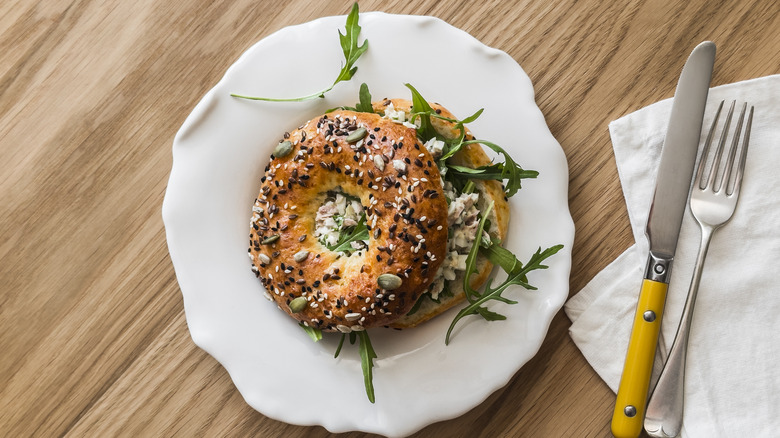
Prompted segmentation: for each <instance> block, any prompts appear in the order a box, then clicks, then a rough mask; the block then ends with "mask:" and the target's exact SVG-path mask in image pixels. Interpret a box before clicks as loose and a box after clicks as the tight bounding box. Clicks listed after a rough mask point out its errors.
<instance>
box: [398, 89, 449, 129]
mask: <svg viewBox="0 0 780 438" xmlns="http://www.w3.org/2000/svg"><path fill="white" fill-rule="evenodd" d="M404 85H406V88H408V89H409V90H411V91H412V119H411V120H412V123H414V122H415V120H417V119H418V118H419V119H420V127H419V128H417V136H418V137H420V138H421V139H423V140H424V141H428V140H430V139H431V138H434V137H436V138H439V139H441V140H444V138H443V137H442V136H441V135H439V133H438V132H436V129H435V128H434V127H433V124H432V123H431V114H436V112H435V111H434V110H433V108H431V105H430V104H428V101H427V100H425V98H424V97H422V95H421V94H420V93H419V92H418V91H417V89H416V88H414V87H413V86H412V84H404Z"/></svg>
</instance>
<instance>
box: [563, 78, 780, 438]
mask: <svg viewBox="0 0 780 438" xmlns="http://www.w3.org/2000/svg"><path fill="white" fill-rule="evenodd" d="M721 100H725V101H726V104H725V105H729V104H730V102H731V101H732V100H737V105H741V104H742V103H743V102H748V105H752V106H754V107H755V115H754V119H753V129H752V133H751V137H750V149H749V152H748V157H747V163H746V169H745V177H744V181H743V185H742V193H741V195H740V199H739V203H738V205H737V209H736V212H735V213H734V217H733V218H732V220H731V221H730V222H728V223H727V224H726V225H724V226H723V227H722V228H720V229H719V230H717V231H716V232H715V234H714V235H713V239H712V243H711V245H710V249H709V252H708V255H707V260H706V263H705V265H704V272H703V277H702V281H701V285H700V287H699V294H698V297H697V301H696V307H695V312H694V317H693V322H692V327H691V337H690V340H689V346H688V361H687V366H686V380H685V412H684V418H683V430H682V433H681V436H682V437H685V438H687V437H735V436H744V437H770V436H778V433H779V432H778V431H780V416H779V415H777V414H778V412H780V411H778V406H780V371H778V370H780V366H778V362H780V338H778V335H780V286H778V284H780V282H779V281H778V279H779V278H780V276H779V275H778V274H779V273H780V75H774V76H768V77H764V78H759V79H753V80H748V81H743V82H738V83H735V84H729V85H723V86H719V87H715V88H712V89H710V93H709V97H708V100H707V108H706V111H705V116H704V125H703V126H704V129H702V142H703V140H704V138H705V137H706V135H707V131H708V130H709V126H710V125H711V123H712V119H713V117H714V115H715V110H716V109H717V106H718V104H719V103H720V101H721ZM671 105H672V101H671V99H667V100H664V101H661V102H657V103H655V104H653V105H650V106H648V107H645V108H643V109H641V110H638V111H636V112H634V113H631V114H629V115H627V116H624V117H622V118H620V119H618V120H615V121H613V122H612V123H610V125H609V132H610V137H611V139H612V145H613V148H614V152H615V159H616V162H617V167H618V174H619V177H620V181H621V185H622V187H623V194H624V196H625V199H626V205H627V208H628V216H629V220H630V222H631V227H632V231H633V234H634V239H635V242H636V243H635V244H634V245H632V246H631V247H630V248H628V249H627V250H626V251H625V252H624V253H623V254H621V255H620V256H619V257H618V258H617V259H616V260H614V261H613V262H612V263H611V264H610V265H608V266H607V267H606V268H605V269H604V270H602V271H601V272H600V273H598V274H597V275H596V276H595V277H594V278H593V279H592V280H591V281H590V282H589V283H588V284H587V285H586V286H585V287H584V288H583V289H582V290H581V291H580V292H578V293H577V294H576V295H574V296H573V297H572V298H571V299H569V301H568V302H567V303H566V305H565V307H564V308H565V311H566V314H567V315H568V317H569V318H570V319H571V320H572V325H571V328H570V335H571V337H572V339H573V340H574V342H575V343H576V345H577V346H578V348H579V349H580V350H581V351H582V353H583V355H584V356H585V358H586V359H587V360H588V362H589V363H590V364H591V365H592V366H593V368H594V369H595V370H596V372H597V373H598V374H599V375H600V376H601V377H602V379H604V381H605V382H606V383H607V385H609V387H610V388H611V389H612V390H613V391H616V390H617V386H618V384H619V382H620V375H621V373H622V370H623V362H624V360H625V354H626V349H627V346H628V338H629V334H630V332H631V325H632V320H633V314H634V311H635V308H636V303H637V298H638V296H639V290H640V287H641V282H642V277H643V274H644V272H643V271H644V267H645V263H646V257H647V249H648V244H647V239H646V238H645V235H644V229H645V225H646V222H647V214H648V211H649V208H650V200H651V198H652V192H653V189H654V187H655V175H656V174H657V171H658V163H659V161H660V152H661V148H662V145H663V139H664V135H665V132H666V126H667V124H668V122H669V114H670V111H671ZM725 105H724V106H725ZM738 109H739V108H737V109H735V116H734V120H733V121H732V123H736V118H737V115H738ZM724 112H725V108H724ZM723 118H724V114H722V115H721V119H723ZM719 126H720V125H719ZM719 132H720V131H719V130H718V133H719ZM731 132H732V133H733V130H732V131H731ZM699 242H700V232H699V227H698V225H697V224H696V222H695V220H694V219H693V216H692V215H691V213H690V210H689V209H686V213H685V217H684V219H683V225H682V228H681V230H680V239H679V242H678V247H677V254H676V257H675V261H674V266H673V270H672V277H671V281H670V286H669V292H668V296H667V302H666V308H665V311H664V318H663V321H662V325H661V336H660V339H659V348H658V353H657V357H656V364H655V368H654V372H653V382H654V381H655V380H656V379H657V377H658V374H659V373H660V370H661V367H662V365H663V362H664V361H665V359H666V355H667V354H668V351H669V349H670V348H671V344H672V342H673V341H674V335H675V332H676V330H677V326H678V324H679V321H680V318H681V314H682V309H683V306H684V304H685V299H686V297H687V294H688V287H689V285H690V280H691V276H692V275H693V265H694V262H695V259H696V254H697V252H698V248H699Z"/></svg>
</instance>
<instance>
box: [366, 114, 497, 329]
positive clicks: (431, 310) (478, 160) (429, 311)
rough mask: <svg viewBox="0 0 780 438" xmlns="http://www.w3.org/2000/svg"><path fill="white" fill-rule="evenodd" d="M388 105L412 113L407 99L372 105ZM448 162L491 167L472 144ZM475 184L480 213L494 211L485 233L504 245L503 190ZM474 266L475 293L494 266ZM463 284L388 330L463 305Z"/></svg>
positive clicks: (438, 124)
mask: <svg viewBox="0 0 780 438" xmlns="http://www.w3.org/2000/svg"><path fill="white" fill-rule="evenodd" d="M391 102H392V104H393V107H394V108H395V109H396V110H401V111H405V112H407V113H408V112H410V111H411V108H412V102H411V101H409V100H406V99H386V100H385V101H382V102H380V103H375V104H374V108H375V110H376V111H381V110H382V108H383V107H386V106H387V105H388V104H389V103H391ZM430 105H431V107H432V108H433V109H434V110H436V111H437V112H438V113H439V114H440V115H442V116H443V117H446V118H449V119H456V117H455V116H454V115H453V114H452V113H451V112H450V111H449V110H447V109H446V108H444V107H443V106H441V105H439V104H435V103H431V104H430ZM431 122H432V123H433V125H434V127H435V128H436V131H437V132H439V134H441V135H443V136H445V137H447V138H456V137H458V136H459V135H460V132H459V131H458V130H457V129H455V124H454V123H452V122H448V121H446V120H441V119H438V118H432V119H431ZM466 137H467V138H468V139H473V136H472V134H471V132H469V131H468V130H467V131H466ZM451 160H452V161H453V162H454V163H455V164H458V165H462V166H467V167H478V166H484V165H488V164H490V158H489V157H488V156H487V154H486V153H485V151H484V149H483V148H482V146H481V145H479V144H473V143H472V144H468V145H466V146H464V147H463V148H462V149H461V150H460V151H459V152H458V153H457V154H455V155H454V156H453V157H452V158H451ZM474 183H475V185H476V186H477V190H478V191H479V192H480V203H479V208H480V210H483V211H484V209H485V208H486V207H487V205H488V202H490V201H492V202H493V209H492V211H491V213H490V215H489V219H490V223H491V229H490V230H488V232H489V233H490V235H491V236H493V237H496V238H498V239H500V240H502V241H503V240H504V238H505V237H506V233H507V228H508V226H509V204H508V202H507V200H506V197H505V194H504V188H503V187H502V185H501V183H499V182H498V181H476V180H475V181H474ZM476 266H477V271H476V272H475V273H474V274H473V275H472V276H471V281H470V283H471V287H472V288H474V289H478V288H479V287H481V286H482V284H484V283H485V281H487V278H488V276H489V275H490V272H491V271H492V269H493V265H492V264H491V263H490V261H488V260H487V258H485V257H483V256H481V255H480V256H478V258H477V264H476ZM462 282H463V277H462V274H461V275H458V277H457V279H456V280H454V281H453V282H451V283H452V284H453V285H454V286H455V287H451V290H452V292H453V296H451V297H441V298H440V300H439V303H435V302H433V301H432V300H424V302H423V305H421V306H420V308H418V309H417V311H416V312H415V313H414V314H413V315H405V316H404V317H403V318H399V319H398V320H396V321H395V322H394V323H392V324H390V326H391V327H394V328H412V327H415V326H417V325H419V324H421V323H423V322H425V321H428V320H430V319H431V318H433V317H434V316H437V315H439V314H441V313H444V312H445V311H446V310H448V309H450V308H451V307H453V306H455V305H457V304H459V303H461V302H463V301H464V300H465V298H466V296H465V293H464V291H463V287H462Z"/></svg>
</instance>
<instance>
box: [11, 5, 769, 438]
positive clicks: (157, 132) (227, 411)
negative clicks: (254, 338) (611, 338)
mask: <svg viewBox="0 0 780 438" xmlns="http://www.w3.org/2000/svg"><path fill="white" fill-rule="evenodd" d="M350 5H351V3H350V2H348V1H338V2H313V1H304V0H291V1H287V2H269V1H257V0H254V1H248V0H236V1H196V0H179V1H176V2H160V1H153V0H137V1H132V2H128V1H117V0H113V1H111V0H107V1H50V2H34V1H29V0H9V1H4V2H3V3H2V5H0V285H2V286H0V328H2V330H0V435H2V436H13V437H19V436H28V435H36V436H58V435H71V436H101V437H103V436H109V435H129V436H161V435H162V436H169V435H181V436H217V435H231V436H286V437H290V436H293V437H294V436H301V437H302V436H307V437H308V436H326V435H328V432H327V431H326V430H325V429H323V428H322V427H297V426H289V425H286V424H284V423H280V422H278V421H275V420H271V419H269V418H267V417H265V416H263V415H261V414H259V413H257V412H255V411H253V410H252V409H251V408H250V407H249V406H248V405H246V404H245V403H244V401H243V400H242V398H241V396H240V395H239V393H238V392H237V391H236V389H235V387H234V386H233V383H232V382H231V380H230V378H229V377H228V375H227V373H226V372H225V370H224V369H223V368H222V367H221V366H220V365H219V364H218V363H217V362H216V361H215V360H214V359H212V358H211V357H210V356H208V355H207V354H206V353H205V352H203V351H201V350H200V349H198V348H197V347H196V346H195V345H194V344H193V343H192V341H191V339H190V336H189V333H188V331H187V326H186V323H185V317H184V312H183V306H182V298H181V293H180V291H179V286H178V284H177V282H176V277H175V275H174V271H173V267H172V265H171V262H170V259H169V256H168V250H167V247H166V242H165V233H164V229H163V224H162V219H161V215H160V207H161V203H162V199H163V195H164V192H165V188H166V183H167V179H168V175H169V172H170V168H171V142H172V140H173V137H174V134H175V133H176V131H177V129H178V128H179V126H180V125H181V124H182V122H183V121H184V119H185V117H186V116H187V115H188V114H189V112H190V111H191V110H192V108H193V107H194V105H195V104H196V102H197V101H198V100H199V99H200V98H201V96H203V95H204V94H205V93H206V91H208V90H209V89H210V88H211V87H212V86H213V85H214V84H215V83H216V82H217V81H218V80H219V78H220V77H221V76H222V74H223V73H224V72H225V70H226V69H227V67H228V66H229V65H230V64H232V63H233V62H234V61H235V60H236V59H237V58H238V56H239V55H240V54H241V53H242V52H243V51H244V50H246V49H247V48H248V47H249V46H250V45H251V44H252V43H254V42H255V41H257V40H259V39H261V38H263V37H265V36H267V35H269V34H270V33H272V32H274V31H275V30H278V29H280V28H282V27H284V26H287V25H291V24H297V23H301V22H305V21H309V20H312V19H315V18H317V17H321V16H328V15H340V14H345V13H346V12H348V10H349V7H350ZM361 10H363V11H370V10H382V11H385V12H390V13H399V14H418V15H433V16H437V17H439V18H442V19H443V20H445V21H447V22H449V23H451V24H452V25H454V26H456V27H459V28H461V29H463V30H465V31H467V32H469V33H471V34H472V35H474V36H475V37H476V38H478V39H479V40H481V41H482V42H484V43H485V44H487V45H489V46H492V47H496V48H499V49H501V50H503V51H506V52H507V53H509V54H510V55H511V56H513V57H514V58H515V59H516V60H517V61H518V62H519V63H520V64H521V65H522V66H523V68H524V69H525V71H526V72H527V73H528V74H529V76H530V77H531V80H532V81H533V83H534V88H535V90H536V98H537V102H538V105H539V107H540V108H541V110H542V112H543V113H544V115H545V117H546V119H547V123H548V124H549V126H550V129H551V130H552V133H553V135H554V136H555V137H556V138H557V139H558V141H559V142H560V143H561V145H562V147H563V149H564V151H565V152H566V155H567V157H568V160H569V166H570V177H571V182H570V185H569V188H570V193H569V200H570V206H571V213H572V216H573V218H574V221H575V223H576V227H577V236H576V241H575V246H574V254H573V257H574V259H573V268H572V272H571V291H572V294H573V293H575V292H576V291H578V290H579V289H580V288H582V287H583V286H584V285H585V284H586V283H587V282H588V281H589V280H590V279H591V278H592V277H593V276H594V275H595V274H596V273H597V272H599V270H601V269H602V268H604V267H605V266H606V265H607V264H608V263H609V262H610V261H612V260H613V259H614V258H615V257H616V256H617V255H618V254H620V253H621V252H622V251H623V250H624V249H626V248H627V247H628V246H630V245H631V244H632V236H631V232H630V228H629V221H628V217H627V214H626V209H625V203H624V201H623V196H622V192H621V188H620V183H619V181H618V175H617V171H616V167H615V161H614V159H613V153H612V145H611V143H610V139H609V135H608V131H607V124H608V123H609V121H611V120H614V119H616V118H618V117H620V116H622V115H625V114H627V113H630V112H632V111H634V110H637V109H639V108H641V107H643V106H646V105H648V104H650V103H653V102H655V101H658V100H661V99H664V98H667V97H670V96H672V95H673V93H674V87H675V85H676V81H677V76H678V74H679V71H680V69H681V67H682V64H683V62H684V60H685V58H686V56H687V54H688V53H689V51H690V50H691V49H692V48H693V47H694V46H695V45H696V44H697V43H698V42H700V41H702V40H706V39H710V40H714V41H716V42H717V43H718V45H719V53H718V57H717V62H716V67H715V73H714V77H713V81H712V83H713V85H720V84H725V83H730V82H735V81H740V80H744V79H750V78H756V77H760V76H765V75H769V74H774V73H778V72H780V63H778V53H780V32H778V30H780V4H778V3H777V2H774V1H765V0H744V1H733V2H727V1H720V2H713V1H706V0H692V1H687V0H674V1H663V0H657V1H656V0H648V1H627V0H620V1H595V0H590V1H575V0H564V1H538V2H530V1H525V2H511V1H479V2H471V1H458V2H455V1H453V2H437V1H430V0H426V1H419V2H408V1H384V2H381V1H368V0H366V1H363V2H361ZM569 325H570V322H569V320H568V319H567V318H566V316H565V315H564V314H563V312H561V313H559V314H558V315H557V316H556V317H555V319H554V321H553V323H552V326H551V327H550V331H549V334H548V336H547V338H546V341H545V342H544V345H543V346H542V348H541V351H539V354H538V355H537V356H536V357H535V358H534V359H532V360H531V361H530V362H529V363H528V364H527V365H525V366H524V367H523V368H522V369H521V370H520V371H519V372H518V373H517V374H516V375H515V377H514V379H512V381H511V382H510V383H509V385H507V386H506V387H505V388H503V389H502V390H499V391H497V392H496V393H494V394H493V395H492V396H490V397H489V398H488V399H487V400H486V401H485V402H484V403H482V404H481V405H479V406H478V407H476V408H474V409H473V410H472V411H471V412H469V413H467V414H465V415H463V416H462V417H460V418H457V419H454V420H451V421H446V422H442V423H437V424H434V425H431V426H428V427H426V428H425V429H423V430H422V431H420V432H419V433H418V434H416V435H415V436H419V437H434V436H436V437H438V436H463V437H472V436H486V437H487V436H490V437H492V436H522V437H558V436H566V437H568V436H577V437H590V436H597V437H602V436H608V435H609V421H610V415H611V410H612V403H613V399H614V395H613V394H612V393H611V392H610V390H609V389H608V388H607V386H606V385H605V384H604V383H603V382H602V381H601V379H600V378H599V377H598V376H597V375H596V373H595V372H594V371H593V370H592V369H591V367H590V366H589V365H588V363H587V362H586V361H585V360H584V358H583V357H582V355H581V354H580V352H579V351H578V350H577V348H576V347H575V345H574V344H573V343H572V341H571V340H570V338H569V336H568V333H567V332H568V327H569ZM363 435H364V434H361V433H350V434H346V436H355V437H357V436H363Z"/></svg>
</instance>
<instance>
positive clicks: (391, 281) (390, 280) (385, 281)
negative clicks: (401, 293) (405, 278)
mask: <svg viewBox="0 0 780 438" xmlns="http://www.w3.org/2000/svg"><path fill="white" fill-rule="evenodd" d="M376 283H377V284H378V285H379V287H381V288H382V289H385V290H394V289H398V288H399V287H401V283H402V281H401V277H399V276H397V275H394V274H382V275H380V276H379V278H377V279H376Z"/></svg>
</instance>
